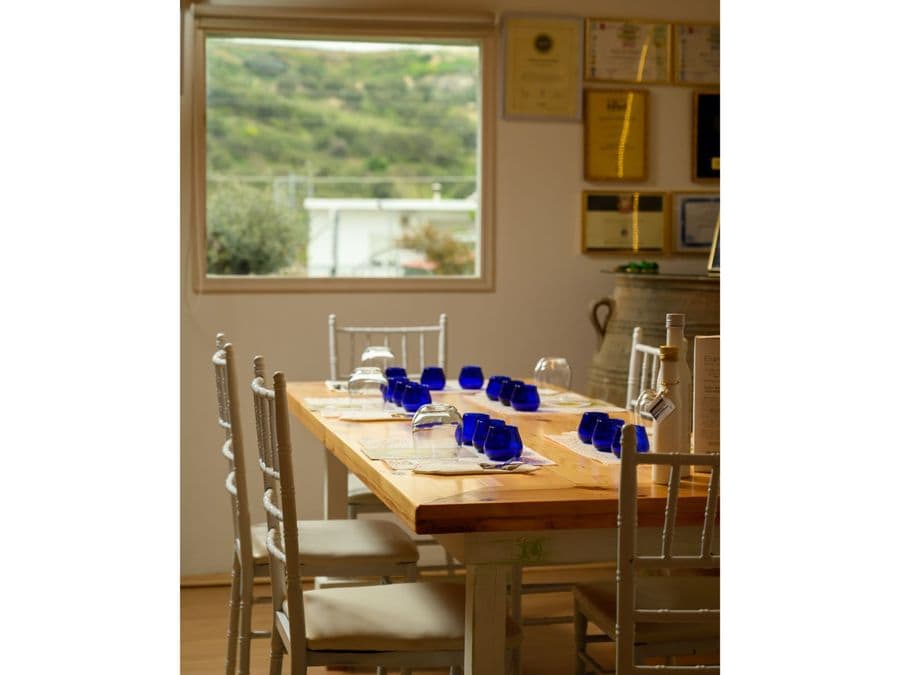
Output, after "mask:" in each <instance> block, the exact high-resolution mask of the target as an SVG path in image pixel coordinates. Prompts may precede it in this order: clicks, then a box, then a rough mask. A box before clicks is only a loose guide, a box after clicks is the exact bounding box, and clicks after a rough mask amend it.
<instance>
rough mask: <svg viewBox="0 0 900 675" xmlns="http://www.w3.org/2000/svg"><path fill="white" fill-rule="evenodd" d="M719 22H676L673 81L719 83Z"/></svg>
mask: <svg viewBox="0 0 900 675" xmlns="http://www.w3.org/2000/svg"><path fill="white" fill-rule="evenodd" d="M719 34H720V31H719V24H718V23H714V22H711V21H693V22H690V23H675V24H673V25H672V82H673V83H674V84H679V85H693V86H701V87H716V86H718V85H719Z"/></svg>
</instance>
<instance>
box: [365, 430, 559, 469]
mask: <svg viewBox="0 0 900 675" xmlns="http://www.w3.org/2000/svg"><path fill="white" fill-rule="evenodd" d="M359 444H360V447H361V448H362V451H363V453H364V454H365V455H366V457H368V458H369V459H382V460H385V461H387V463H388V466H391V468H394V467H393V466H392V464H391V461H390V460H406V461H422V460H431V459H443V460H452V461H454V462H456V461H460V462H490V460H489V459H488V458H487V457H486V456H485V455H483V454H481V453H480V452H478V451H477V450H476V449H475V448H473V447H472V446H471V445H464V446H462V447H461V448H460V449H459V459H458V460H457V458H456V452H455V450H454V449H453V448H447V449H441V450H438V451H437V453H438V455H439V456H438V457H435V456H434V453H433V452H432V451H431V450H430V449H429V450H426V451H422V450H420V451H419V452H420V454H419V455H416V449H415V448H414V447H413V444H412V434H411V433H410V435H409V437H404V436H395V437H393V438H371V439H363V440H362V441H360V443H359ZM426 453H427V454H426ZM516 461H519V462H522V463H523V464H529V465H531V466H555V465H556V462H554V461H553V460H552V459H550V458H548V457H544V456H543V455H542V454H540V453H539V452H536V451H535V450H532V449H531V448H529V447H525V448H523V449H522V455H521V456H520V457H519V459H518V460H516ZM500 463H502V462H500ZM405 468H409V467H405Z"/></svg>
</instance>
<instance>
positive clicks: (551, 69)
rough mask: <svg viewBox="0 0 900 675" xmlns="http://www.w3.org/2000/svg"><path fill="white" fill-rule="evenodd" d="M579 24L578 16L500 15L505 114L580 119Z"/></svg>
mask: <svg viewBox="0 0 900 675" xmlns="http://www.w3.org/2000/svg"><path fill="white" fill-rule="evenodd" d="M581 25H582V22H581V19H579V18H566V17H561V18H554V17H547V18H540V17H528V16H509V17H506V18H505V19H504V22H503V35H504V47H503V114H504V117H507V118H516V117H518V118H555V119H564V120H577V119H579V118H580V117H581V41H582V36H583V32H582V28H581Z"/></svg>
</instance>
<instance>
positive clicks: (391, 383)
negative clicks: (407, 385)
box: [384, 377, 409, 403]
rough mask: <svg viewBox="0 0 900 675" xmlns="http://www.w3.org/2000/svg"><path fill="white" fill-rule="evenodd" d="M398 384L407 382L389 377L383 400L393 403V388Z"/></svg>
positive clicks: (403, 378)
mask: <svg viewBox="0 0 900 675" xmlns="http://www.w3.org/2000/svg"><path fill="white" fill-rule="evenodd" d="M400 382H409V380H407V379H406V378H405V377H389V378H388V383H387V387H386V388H385V390H384V400H385V401H390V402H391V403H393V402H394V388H395V387H396V386H397V384H398V383H400Z"/></svg>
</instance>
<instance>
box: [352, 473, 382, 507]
mask: <svg viewBox="0 0 900 675" xmlns="http://www.w3.org/2000/svg"><path fill="white" fill-rule="evenodd" d="M347 503H348V504H353V505H354V506H368V507H375V506H380V507H381V508H383V509H384V510H385V511H387V510H388V507H387V506H385V505H384V503H383V502H382V501H381V500H380V499H379V498H378V497H376V496H375V493H374V492H372V491H371V490H370V489H369V488H368V486H367V485H366V484H365V483H363V482H362V481H361V480H360V479H359V478H357V477H356V476H354V475H353V474H352V473H351V474H348V475H347Z"/></svg>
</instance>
